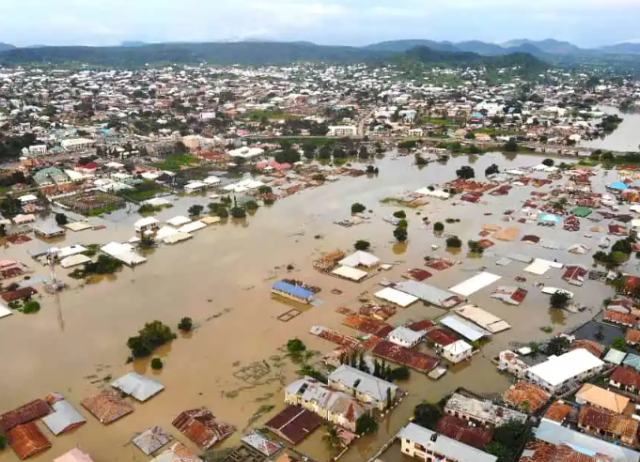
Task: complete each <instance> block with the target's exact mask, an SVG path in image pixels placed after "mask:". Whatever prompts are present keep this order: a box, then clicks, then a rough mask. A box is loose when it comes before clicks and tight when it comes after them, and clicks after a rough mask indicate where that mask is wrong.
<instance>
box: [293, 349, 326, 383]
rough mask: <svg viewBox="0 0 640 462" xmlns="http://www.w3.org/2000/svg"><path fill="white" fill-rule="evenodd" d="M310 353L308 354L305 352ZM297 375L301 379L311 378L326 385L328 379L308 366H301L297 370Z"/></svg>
mask: <svg viewBox="0 0 640 462" xmlns="http://www.w3.org/2000/svg"><path fill="white" fill-rule="evenodd" d="M307 353H310V352H307ZM298 375H300V376H302V377H311V378H312V379H316V380H317V381H318V382H323V383H327V381H328V378H327V376H326V375H324V374H323V373H322V372H319V371H317V370H316V369H314V368H313V367H312V366H310V365H309V364H303V365H302V366H301V367H300V369H299V370H298Z"/></svg>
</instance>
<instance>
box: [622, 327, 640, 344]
mask: <svg viewBox="0 0 640 462" xmlns="http://www.w3.org/2000/svg"><path fill="white" fill-rule="evenodd" d="M625 340H626V342H627V345H631V346H636V345H638V344H640V330H637V329H627V335H626V337H625Z"/></svg>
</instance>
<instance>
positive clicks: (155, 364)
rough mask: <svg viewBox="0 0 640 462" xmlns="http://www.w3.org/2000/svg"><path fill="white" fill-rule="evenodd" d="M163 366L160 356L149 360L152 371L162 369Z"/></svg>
mask: <svg viewBox="0 0 640 462" xmlns="http://www.w3.org/2000/svg"><path fill="white" fill-rule="evenodd" d="M163 367H164V364H163V363H162V359H160V358H153V359H152V360H151V369H153V370H154V371H159V370H160V369H162V368H163Z"/></svg>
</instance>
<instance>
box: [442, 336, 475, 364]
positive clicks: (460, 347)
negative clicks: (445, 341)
mask: <svg viewBox="0 0 640 462" xmlns="http://www.w3.org/2000/svg"><path fill="white" fill-rule="evenodd" d="M471 355H473V347H472V346H471V345H469V344H468V343H467V342H465V341H464V340H456V341H455V342H453V343H451V344H449V345H447V346H445V347H443V348H442V357H443V358H444V359H446V360H447V361H449V362H451V363H453V364H458V363H459V362H462V361H464V360H465V359H469V358H470V357H471Z"/></svg>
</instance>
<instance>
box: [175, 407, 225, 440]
mask: <svg viewBox="0 0 640 462" xmlns="http://www.w3.org/2000/svg"><path fill="white" fill-rule="evenodd" d="M173 426H174V427H176V428H177V429H178V430H180V431H181V432H182V434H183V435H184V436H186V437H187V438H189V440H190V441H192V442H193V443H194V444H195V445H196V446H198V447H199V448H200V449H202V450H207V449H209V448H211V447H212V446H214V445H215V444H216V443H218V442H220V441H222V440H223V439H225V438H227V437H228V436H230V435H231V434H232V433H233V432H234V431H235V427H234V426H232V425H229V424H226V423H222V422H218V421H216V418H215V416H214V415H213V413H212V412H211V411H209V410H208V409H206V408H201V409H191V410H188V411H184V412H182V413H181V414H180V415H179V416H178V417H177V418H176V419H175V420H174V421H173Z"/></svg>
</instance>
